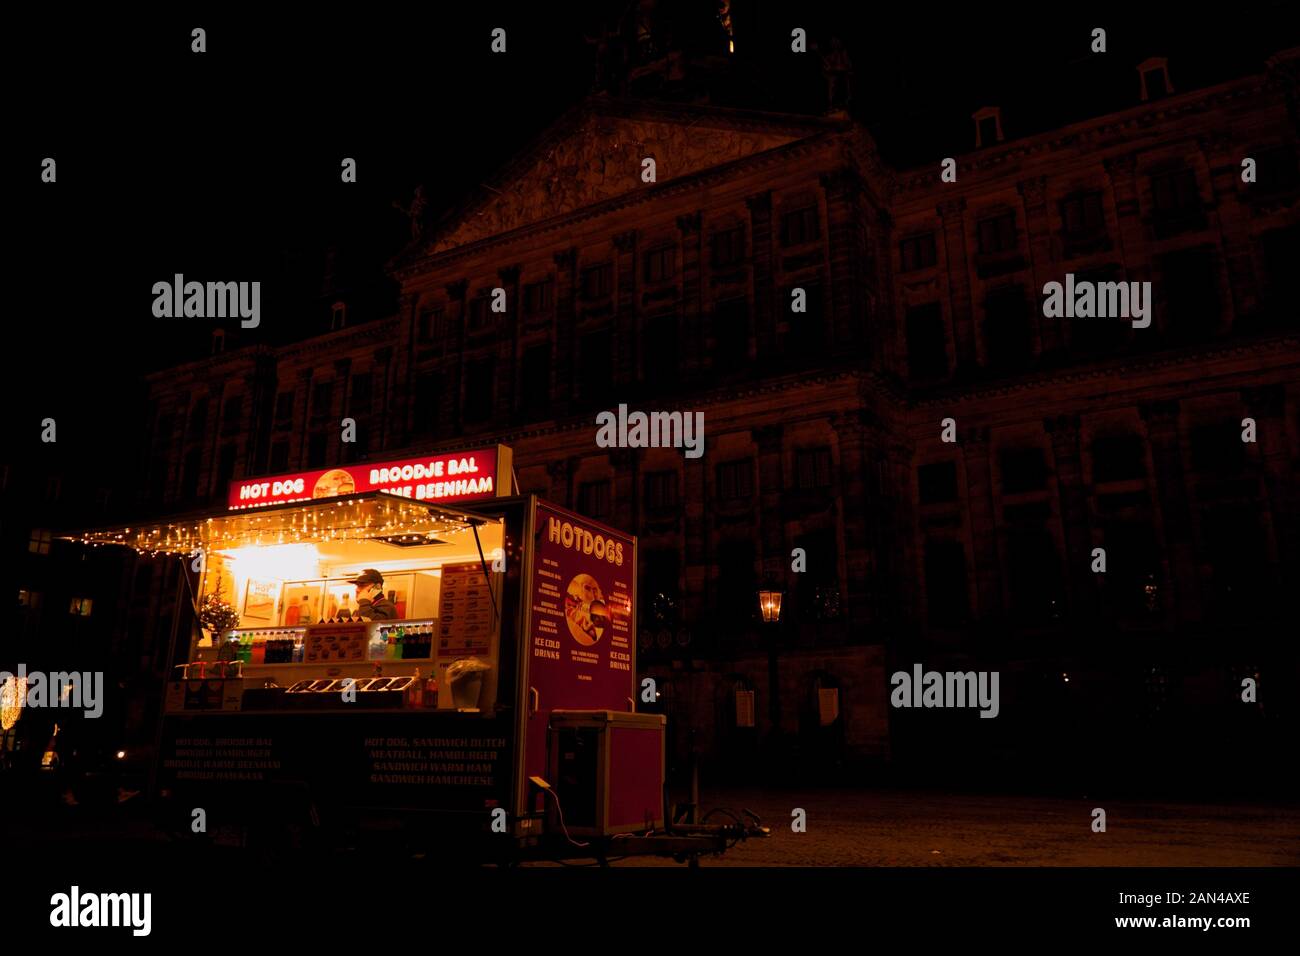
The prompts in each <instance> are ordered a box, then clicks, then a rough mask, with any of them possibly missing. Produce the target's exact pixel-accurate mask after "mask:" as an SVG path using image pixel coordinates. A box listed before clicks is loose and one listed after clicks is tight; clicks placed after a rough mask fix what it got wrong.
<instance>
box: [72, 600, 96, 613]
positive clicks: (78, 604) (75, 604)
mask: <svg viewBox="0 0 1300 956" xmlns="http://www.w3.org/2000/svg"><path fill="white" fill-rule="evenodd" d="M94 604H95V602H94V601H93V600H92V599H90V598H88V597H74V598H73V599H72V602H71V604H69V605H68V613H69V614H72V615H75V616H77V617H90V612H91V609H92V608H93V607H94Z"/></svg>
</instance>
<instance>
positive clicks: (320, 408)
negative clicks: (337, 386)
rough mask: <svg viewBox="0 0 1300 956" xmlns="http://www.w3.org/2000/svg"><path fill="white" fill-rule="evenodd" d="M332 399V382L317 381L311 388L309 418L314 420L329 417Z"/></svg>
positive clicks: (317, 420)
mask: <svg viewBox="0 0 1300 956" xmlns="http://www.w3.org/2000/svg"><path fill="white" fill-rule="evenodd" d="M333 399H334V383H333V382H319V383H317V384H316V386H315V387H314V388H313V389H312V390H311V418H312V421H314V422H319V421H323V420H324V419H326V418H329V417H330V411H331V409H330V405H331V404H332V403H333Z"/></svg>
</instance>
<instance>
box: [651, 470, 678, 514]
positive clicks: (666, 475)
mask: <svg viewBox="0 0 1300 956" xmlns="http://www.w3.org/2000/svg"><path fill="white" fill-rule="evenodd" d="M645 506H646V510H648V511H668V510H671V509H673V508H676V507H677V472H675V471H651V472H647V473H646V476H645Z"/></svg>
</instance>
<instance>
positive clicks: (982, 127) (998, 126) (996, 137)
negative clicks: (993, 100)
mask: <svg viewBox="0 0 1300 956" xmlns="http://www.w3.org/2000/svg"><path fill="white" fill-rule="evenodd" d="M971 119H973V120H974V121H975V148H976V149H980V148H981V147H984V146H992V145H993V144H994V143H1000V142H1002V107H1000V106H986V107H984V108H983V109H982V110H977V111H975V112H974V113H972V114H971Z"/></svg>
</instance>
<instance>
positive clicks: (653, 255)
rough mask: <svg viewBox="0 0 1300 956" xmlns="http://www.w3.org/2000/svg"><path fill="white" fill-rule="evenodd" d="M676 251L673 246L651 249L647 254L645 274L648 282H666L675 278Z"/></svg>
mask: <svg viewBox="0 0 1300 956" xmlns="http://www.w3.org/2000/svg"><path fill="white" fill-rule="evenodd" d="M674 255H675V250H674V249H673V247H672V246H663V247H661V248H659V249H651V250H650V251H649V252H647V253H646V254H645V266H644V274H645V281H646V282H664V281H666V280H668V279H671V278H672V277H673V262H674Z"/></svg>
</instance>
